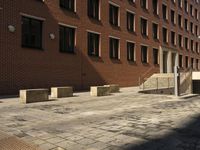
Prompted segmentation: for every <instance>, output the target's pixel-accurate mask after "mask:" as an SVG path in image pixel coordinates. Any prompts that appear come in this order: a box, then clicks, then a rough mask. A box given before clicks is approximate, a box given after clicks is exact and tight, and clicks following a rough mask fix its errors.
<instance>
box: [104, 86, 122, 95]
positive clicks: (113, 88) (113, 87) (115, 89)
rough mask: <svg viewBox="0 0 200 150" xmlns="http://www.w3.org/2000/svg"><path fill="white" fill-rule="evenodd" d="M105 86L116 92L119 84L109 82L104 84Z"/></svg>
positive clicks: (111, 91)
mask: <svg viewBox="0 0 200 150" xmlns="http://www.w3.org/2000/svg"><path fill="white" fill-rule="evenodd" d="M104 86H105V87H109V92H110V93H117V92H119V85H118V84H110V85H104Z"/></svg>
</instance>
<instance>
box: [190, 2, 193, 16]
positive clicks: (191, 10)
mask: <svg viewBox="0 0 200 150" xmlns="http://www.w3.org/2000/svg"><path fill="white" fill-rule="evenodd" d="M190 15H191V16H193V6H192V4H190Z"/></svg>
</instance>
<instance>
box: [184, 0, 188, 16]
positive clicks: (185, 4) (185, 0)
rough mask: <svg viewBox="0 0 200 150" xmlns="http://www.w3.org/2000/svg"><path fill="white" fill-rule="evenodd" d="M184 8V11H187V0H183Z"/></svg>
mask: <svg viewBox="0 0 200 150" xmlns="http://www.w3.org/2000/svg"><path fill="white" fill-rule="evenodd" d="M184 9H185V12H186V13H187V12H188V2H187V0H184Z"/></svg>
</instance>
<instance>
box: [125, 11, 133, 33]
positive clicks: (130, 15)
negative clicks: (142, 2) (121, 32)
mask: <svg viewBox="0 0 200 150" xmlns="http://www.w3.org/2000/svg"><path fill="white" fill-rule="evenodd" d="M126 16H127V30H128V31H130V32H135V14H134V13H132V12H129V11H127V13H126Z"/></svg>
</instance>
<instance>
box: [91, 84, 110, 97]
mask: <svg viewBox="0 0 200 150" xmlns="http://www.w3.org/2000/svg"><path fill="white" fill-rule="evenodd" d="M109 91H110V88H109V87H106V86H92V87H90V95H91V96H107V95H109V94H110V92H109Z"/></svg>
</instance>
